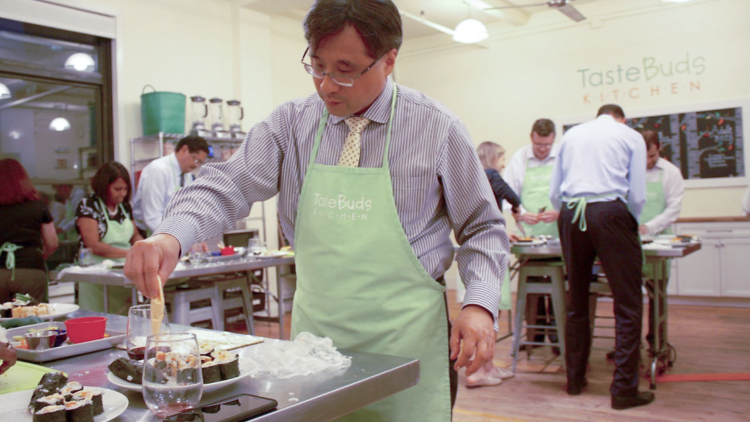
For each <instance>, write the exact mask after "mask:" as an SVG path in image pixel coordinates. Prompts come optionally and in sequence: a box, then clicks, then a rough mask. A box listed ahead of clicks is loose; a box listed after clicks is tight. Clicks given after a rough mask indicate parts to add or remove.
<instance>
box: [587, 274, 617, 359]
mask: <svg viewBox="0 0 750 422" xmlns="http://www.w3.org/2000/svg"><path fill="white" fill-rule="evenodd" d="M600 297H612V289H611V288H610V287H609V282H608V281H607V278H606V277H597V279H596V281H592V282H591V284H589V325H590V326H591V337H590V338H591V343H592V344H591V350H605V351H607V352H608V353H611V352H614V350H615V349H614V347H593V343H594V338H606V339H610V340H612V341H613V343H614V340H615V336H596V335H595V334H594V330H595V329H596V328H604V329H609V330H614V329H615V326H614V325H596V320H597V319H608V320H614V319H615V317H614V315H612V316H609V315H608V316H598V315H597V314H596V305H597V302H598V299H599V298H600Z"/></svg>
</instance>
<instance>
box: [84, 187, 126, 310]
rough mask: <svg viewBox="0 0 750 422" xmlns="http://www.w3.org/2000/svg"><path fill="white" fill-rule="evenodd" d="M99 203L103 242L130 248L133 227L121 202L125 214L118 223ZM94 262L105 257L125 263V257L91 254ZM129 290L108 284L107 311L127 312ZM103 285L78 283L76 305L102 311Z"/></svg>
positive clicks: (101, 203)
mask: <svg viewBox="0 0 750 422" xmlns="http://www.w3.org/2000/svg"><path fill="white" fill-rule="evenodd" d="M99 204H100V205H101V207H102V210H104V218H105V220H107V233H105V234H104V237H103V238H102V239H101V241H102V242H103V243H106V244H108V245H110V246H114V247H116V248H120V249H130V239H132V238H133V234H134V230H135V229H134V228H133V222H132V220H131V219H130V217H128V214H127V213H126V212H125V208H124V207H123V206H122V204H120V205H119V207H120V210H121V211H122V213H123V214H124V215H125V217H126V218H125V221H123V222H122V223H118V222H117V221H112V220H110V219H109V210H108V209H107V207H106V206H105V205H104V203H103V202H102V201H101V200H99ZM92 256H93V257H94V263H95V264H99V263H101V262H103V261H104V260H105V259H109V260H111V261H114V262H116V263H120V264H122V263H125V258H104V257H101V256H98V255H93V254H92ZM130 296H131V290H130V289H129V288H126V287H117V286H108V287H107V297H108V299H109V300H108V302H109V303H108V307H109V313H111V314H120V315H127V314H128V299H130ZM103 302H104V286H102V285H101V284H91V283H78V305H79V306H80V307H81V309H86V310H89V311H95V312H104V303H103Z"/></svg>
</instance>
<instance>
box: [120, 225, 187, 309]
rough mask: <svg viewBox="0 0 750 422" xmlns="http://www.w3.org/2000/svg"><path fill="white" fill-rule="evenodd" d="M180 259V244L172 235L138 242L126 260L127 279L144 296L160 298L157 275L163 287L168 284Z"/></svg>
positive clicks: (160, 235)
mask: <svg viewBox="0 0 750 422" xmlns="http://www.w3.org/2000/svg"><path fill="white" fill-rule="evenodd" d="M179 259H180V242H179V241H178V240H177V239H176V238H175V237H174V236H171V235H168V234H157V235H154V236H151V237H149V238H148V239H146V240H141V241H139V242H136V243H135V245H133V247H132V248H130V249H129V250H128V256H127V258H126V259H125V277H127V278H128V279H129V280H130V281H132V282H133V284H135V287H136V288H137V289H138V291H140V292H141V293H143V295H144V296H146V297H149V298H152V297H157V296H159V285H158V279H157V277H156V276H157V274H158V275H159V277H161V281H162V285H164V284H166V283H167V279H168V278H169V275H170V274H172V271H173V270H174V267H176V266H177V261H178V260H179Z"/></svg>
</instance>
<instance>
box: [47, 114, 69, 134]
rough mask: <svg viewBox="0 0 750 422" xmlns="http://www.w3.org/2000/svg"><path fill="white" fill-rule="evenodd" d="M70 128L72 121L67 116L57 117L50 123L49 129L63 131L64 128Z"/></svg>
mask: <svg viewBox="0 0 750 422" xmlns="http://www.w3.org/2000/svg"><path fill="white" fill-rule="evenodd" d="M69 129H70V122H69V121H68V119H66V118H65V117H55V118H54V119H52V121H51V122H50V123H49V130H54V131H56V132H62V131H64V130H69Z"/></svg>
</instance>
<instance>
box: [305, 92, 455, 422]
mask: <svg viewBox="0 0 750 422" xmlns="http://www.w3.org/2000/svg"><path fill="white" fill-rule="evenodd" d="M396 93H397V88H396V87H395V86H394V90H393V98H392V101H391V116H390V121H389V123H388V131H387V135H386V140H385V148H384V152H383V166H382V167H381V168H359V167H355V168H352V167H339V166H327V165H321V164H316V163H315V158H316V156H317V153H318V149H319V147H320V143H321V139H322V137H323V132H324V130H325V127H326V122H327V120H328V111H327V110H325V111H324V112H323V117H322V118H321V120H320V124H319V126H318V131H317V134H316V136H315V143H314V146H313V150H312V153H311V154H310V164H309V166H308V170H307V174H306V175H305V181H304V183H303V186H302V192H301V194H300V200H299V207H298V210H297V222H296V234H295V250H296V265H297V290H296V292H295V295H294V310H293V312H292V338H294V337H296V335H297V334H298V333H300V332H303V331H308V332H311V333H312V334H315V335H317V336H327V337H330V338H331V339H332V340H333V342H334V344H335V345H336V347H338V348H342V349H353V350H358V351H365V352H372V353H381V354H386V355H396V356H405V357H410V358H416V359H419V365H420V381H419V384H418V385H417V386H415V387H412V388H410V389H408V390H405V391H402V392H400V393H398V394H396V395H394V396H391V397H388V398H386V399H384V400H381V401H379V402H377V403H375V404H372V405H370V406H367V407H366V408H364V409H360V410H358V411H357V412H354V413H352V414H349V415H347V416H345V417H344V418H342V419H341V420H345V421H373V422H374V421H378V422H385V421H394V422H396V421H398V422H401V421H431V422H441V421H445V422H447V421H450V420H451V405H450V403H451V398H450V384H449V374H448V367H449V362H448V330H447V315H446V309H445V302H444V299H443V296H444V292H445V287H444V286H442V285H440V284H439V283H438V282H436V281H435V280H433V279H432V277H431V276H430V275H429V274H428V273H427V271H425V269H424V268H423V267H422V265H421V264H420V262H419V260H418V259H417V256H416V255H415V254H414V251H413V250H412V248H411V245H410V244H409V241H408V239H407V238H406V234H405V233H404V229H403V227H402V226H401V221H400V219H399V217H398V213H397V212H396V204H395V199H394V196H393V189H392V185H391V177H390V171H389V166H388V146H389V143H390V139H391V130H392V128H393V116H394V113H395V105H396Z"/></svg>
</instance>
